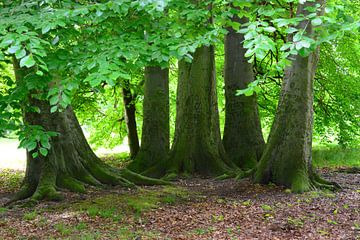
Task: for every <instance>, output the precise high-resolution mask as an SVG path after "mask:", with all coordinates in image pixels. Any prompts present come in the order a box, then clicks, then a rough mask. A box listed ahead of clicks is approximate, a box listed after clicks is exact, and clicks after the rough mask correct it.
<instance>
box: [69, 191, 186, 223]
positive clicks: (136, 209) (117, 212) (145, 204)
mask: <svg viewBox="0 0 360 240" xmlns="http://www.w3.org/2000/svg"><path fill="white" fill-rule="evenodd" d="M188 196H189V193H188V192H187V190H186V189H184V188H181V187H176V186H165V187H161V188H159V189H157V190H147V189H142V188H140V189H139V190H137V191H136V192H135V193H124V194H122V195H114V194H108V195H105V196H101V197H98V198H95V199H90V200H85V201H82V202H79V203H76V204H74V205H73V206H72V208H74V209H75V210H80V211H84V212H86V213H87V214H88V215H89V216H90V217H95V216H100V217H103V218H112V219H113V220H119V219H121V218H122V216H123V215H124V214H127V215H129V214H130V215H131V214H135V215H139V214H141V213H143V212H145V211H148V210H151V209H154V208H157V207H159V206H160V205H161V204H175V203H176V202H178V201H182V200H184V199H186V198H188Z"/></svg>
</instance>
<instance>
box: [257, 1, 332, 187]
mask: <svg viewBox="0 0 360 240" xmlns="http://www.w3.org/2000/svg"><path fill="white" fill-rule="evenodd" d="M324 2H325V1H324V0H317V1H316V2H306V3H305V4H299V6H298V10H297V14H298V15H302V14H304V15H306V14H307V11H306V8H307V7H311V6H314V5H315V4H318V3H320V4H324ZM298 28H300V29H304V30H305V31H306V33H307V34H311V33H312V31H313V30H312V26H311V23H309V22H308V21H303V22H302V23H300V24H299V26H298ZM318 54H319V53H318V51H316V52H314V53H312V54H311V55H310V56H308V57H301V56H299V55H297V56H292V58H293V60H292V64H291V66H290V67H288V68H287V69H286V72H285V78H284V81H283V85H282V90H281V96H280V100H279V105H278V108H277V113H276V117H275V120H274V123H273V126H272V129H271V132H270V136H269V140H268V143H267V145H266V148H265V151H264V154H263V156H262V158H261V160H260V163H259V165H258V168H257V171H256V173H255V181H256V182H259V183H268V182H273V183H275V184H278V185H282V186H285V187H288V188H291V189H292V191H294V192H304V191H308V190H311V189H314V188H316V187H326V188H335V187H336V186H338V185H336V184H335V183H330V182H328V181H325V180H323V179H321V178H320V177H318V176H317V175H316V174H315V172H314V170H313V169H312V155H311V154H312V153H311V150H312V148H311V145H312V129H313V79H314V74H315V69H316V64H317V62H318Z"/></svg>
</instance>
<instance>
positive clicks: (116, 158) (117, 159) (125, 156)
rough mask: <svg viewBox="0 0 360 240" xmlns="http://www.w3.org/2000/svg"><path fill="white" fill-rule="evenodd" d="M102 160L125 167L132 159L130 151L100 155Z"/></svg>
mask: <svg viewBox="0 0 360 240" xmlns="http://www.w3.org/2000/svg"><path fill="white" fill-rule="evenodd" d="M100 158H101V160H103V161H104V162H105V163H107V164H109V165H110V166H112V167H115V168H125V167H126V166H127V165H128V164H129V163H130V161H131V158H130V156H129V153H127V152H122V153H113V154H105V155H103V156H100Z"/></svg>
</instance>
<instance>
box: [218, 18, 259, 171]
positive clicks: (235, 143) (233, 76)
mask: <svg viewBox="0 0 360 240" xmlns="http://www.w3.org/2000/svg"><path fill="white" fill-rule="evenodd" d="M232 21H234V22H238V23H242V24H243V23H246V21H247V20H246V19H240V18H239V17H238V16H237V15H235V16H234V17H233V19H232ZM228 31H229V32H228V34H227V35H226V36H225V72H224V75H225V79H224V80H225V100H226V104H225V110H226V112H225V127H224V137H223V144H224V147H225V151H226V153H227V155H228V157H229V158H230V160H231V161H233V162H234V163H235V164H236V165H237V166H239V167H241V168H242V169H251V168H253V167H255V166H256V164H257V162H258V160H260V157H261V154H262V152H263V149H264V147H265V141H264V138H263V135H262V131H261V124H260V118H259V111H258V106H257V100H256V95H255V94H254V95H252V96H249V97H247V96H243V95H242V96H236V95H235V94H236V91H237V90H239V89H245V88H247V86H248V84H249V83H250V82H252V81H254V74H253V69H252V64H251V63H248V60H247V59H246V58H245V52H246V49H245V48H244V47H243V44H242V42H243V41H244V36H243V34H240V33H237V32H236V31H235V30H234V29H233V28H231V27H230V28H228Z"/></svg>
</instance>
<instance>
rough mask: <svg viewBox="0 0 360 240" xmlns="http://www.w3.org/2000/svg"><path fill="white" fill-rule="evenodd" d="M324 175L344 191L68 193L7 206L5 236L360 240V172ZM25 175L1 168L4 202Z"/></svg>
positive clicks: (214, 186) (224, 185) (189, 185)
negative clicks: (62, 197) (52, 200)
mask: <svg viewBox="0 0 360 240" xmlns="http://www.w3.org/2000/svg"><path fill="white" fill-rule="evenodd" d="M322 154H323V156H325V155H326V154H325V153H322ZM324 154H325V155H324ZM106 160H107V161H108V162H110V163H113V164H114V165H117V166H119V167H121V166H123V164H124V162H119V161H117V158H107V159H106ZM319 165H321V163H319ZM321 172H322V174H323V175H324V177H325V178H327V179H331V180H335V181H337V182H338V183H340V184H341V185H342V186H343V189H342V191H340V192H336V193H332V192H326V191H325V192H324V191H313V192H309V193H306V194H301V195H298V194H292V193H290V192H289V191H288V190H286V189H282V188H278V187H276V186H272V185H268V186H261V185H253V184H251V183H250V182H249V181H248V180H242V181H235V180H226V181H215V180H211V179H192V180H180V181H178V182H176V183H175V185H174V186H166V187H162V186H160V187H144V188H139V189H123V188H118V187H115V188H109V189H102V190H100V189H95V188H93V189H90V191H89V192H88V193H87V194H73V193H66V201H63V202H59V203H50V202H45V203H42V204H40V205H38V206H36V207H23V206H17V207H14V208H11V209H8V208H0V239H360V174H349V173H344V172H341V171H338V169H322V170H321ZM22 176H23V173H22V172H16V171H8V170H3V171H1V173H0V186H1V187H0V205H1V204H2V203H3V202H4V201H6V200H7V198H8V197H10V196H11V193H12V192H14V191H15V190H16V189H17V188H18V186H19V183H20V180H21V178H22Z"/></svg>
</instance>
